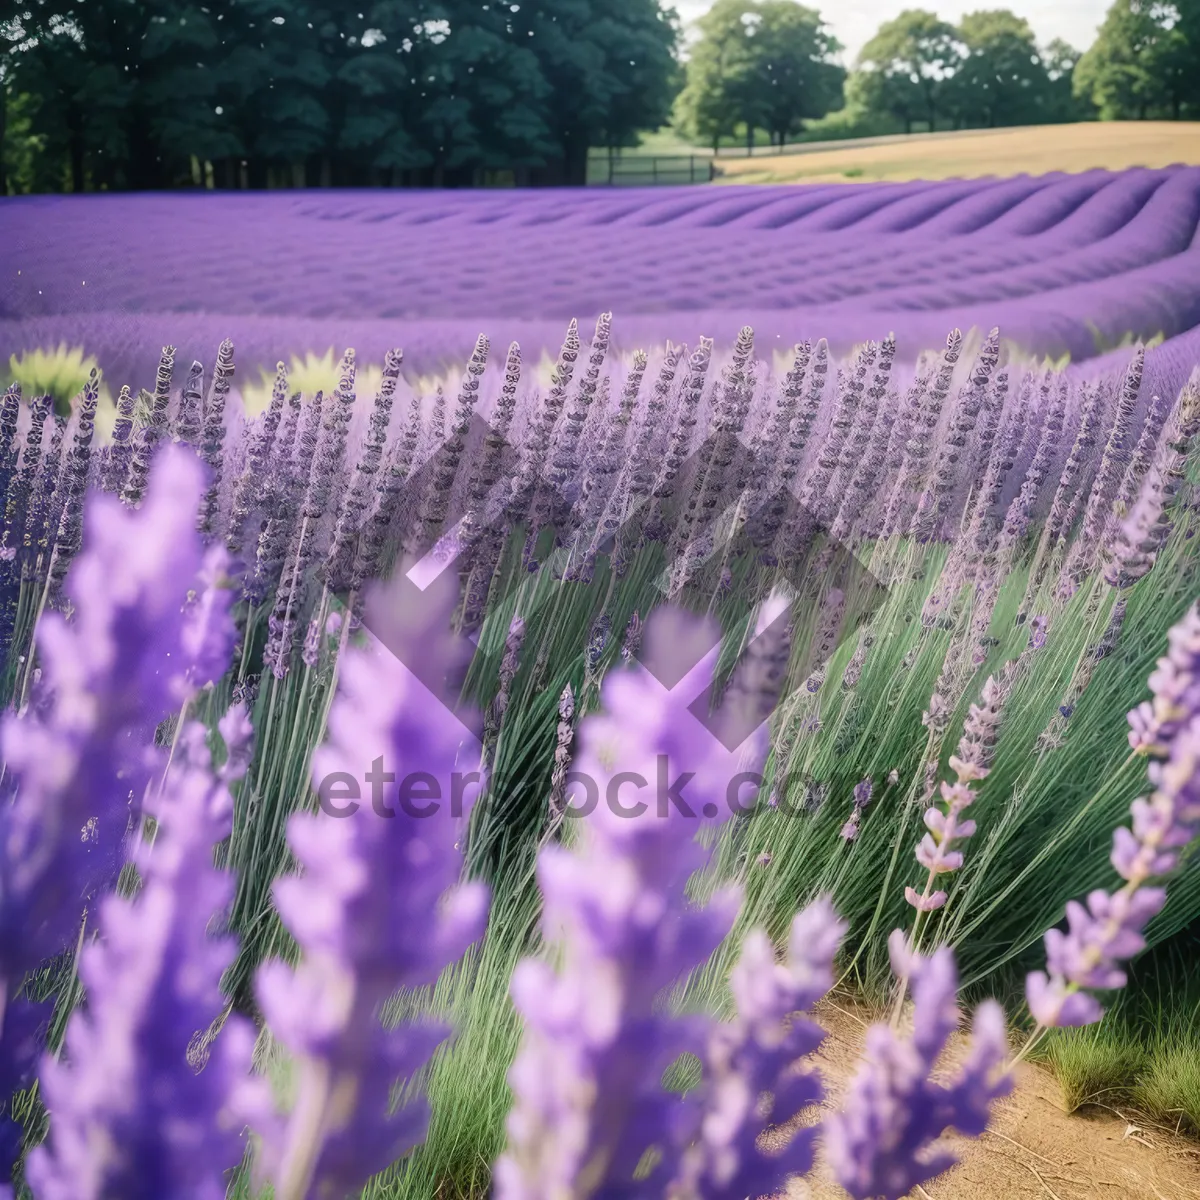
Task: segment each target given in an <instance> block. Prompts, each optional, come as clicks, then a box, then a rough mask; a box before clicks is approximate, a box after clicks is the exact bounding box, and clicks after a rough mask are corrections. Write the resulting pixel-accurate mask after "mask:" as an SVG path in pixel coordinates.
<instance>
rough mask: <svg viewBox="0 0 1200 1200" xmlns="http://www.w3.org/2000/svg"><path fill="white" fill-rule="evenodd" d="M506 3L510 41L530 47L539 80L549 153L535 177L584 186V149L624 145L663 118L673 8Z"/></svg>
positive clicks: (669, 89) (627, 1) (674, 30)
mask: <svg viewBox="0 0 1200 1200" xmlns="http://www.w3.org/2000/svg"><path fill="white" fill-rule="evenodd" d="M508 8H509V10H510V13H512V15H511V16H510V17H509V18H508V24H509V26H511V30H512V33H513V35H514V37H515V38H516V41H517V42H518V43H524V44H526V45H528V46H529V47H531V49H532V50H533V53H534V54H535V55H536V56H537V61H538V65H539V67H540V70H541V74H542V77H543V79H544V80H545V83H546V95H545V101H544V109H543V112H544V116H545V121H546V125H547V127H548V129H549V136H550V141H551V143H552V145H553V151H552V156H551V158H550V160H549V161H548V163H547V166H546V168H545V170H543V171H542V173H541V176H540V178H541V180H542V181H543V182H547V183H567V184H574V185H581V184H583V183H586V182H587V159H588V149H589V148H590V147H592V146H622V145H632V144H634V143H635V142H636V138H637V133H638V131H639V130H642V129H657V128H658V127H659V126H660V125H662V124H664V123H665V122H666V120H667V118H668V116H669V115H670V111H671V102H672V101H673V99H674V97H675V85H676V67H675V48H676V45H677V43H678V40H679V22H678V19H677V18H676V16H675V13H674V10H673V9H663V8H661V7H660V6H659V0H553V3H548V2H547V0H542V2H541V3H540V4H539V5H537V6H535V5H534V4H532V3H525V4H509V5H508ZM513 10H515V11H513ZM526 39H528V40H526Z"/></svg>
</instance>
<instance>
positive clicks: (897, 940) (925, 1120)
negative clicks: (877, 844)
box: [824, 929, 1012, 1200]
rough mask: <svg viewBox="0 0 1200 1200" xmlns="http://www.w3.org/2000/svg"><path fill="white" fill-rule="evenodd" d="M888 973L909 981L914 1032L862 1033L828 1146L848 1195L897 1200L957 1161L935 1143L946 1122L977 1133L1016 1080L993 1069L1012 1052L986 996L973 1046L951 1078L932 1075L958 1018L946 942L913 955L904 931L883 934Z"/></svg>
mask: <svg viewBox="0 0 1200 1200" xmlns="http://www.w3.org/2000/svg"><path fill="white" fill-rule="evenodd" d="M888 949H889V951H890V952H891V958H892V970H893V971H894V972H895V974H896V975H897V976H898V977H900V978H904V977H908V978H909V979H910V980H911V981H912V993H913V1023H914V1028H913V1034H912V1037H911V1039H901V1038H900V1037H899V1036H898V1035H897V1034H896V1033H895V1032H894V1031H893V1030H892V1029H891V1028H890V1027H889V1026H888V1025H872V1026H871V1028H870V1029H869V1030H868V1031H867V1049H866V1061H865V1062H864V1065H863V1066H862V1067H860V1068H859V1072H858V1074H857V1075H856V1076H855V1078H854V1081H853V1082H852V1083H851V1085H850V1090H849V1092H848V1094H847V1096H846V1101H845V1105H844V1107H843V1110H842V1111H841V1112H838V1113H834V1114H833V1115H832V1116H830V1117H828V1118H826V1120H825V1122H824V1127H825V1151H826V1155H827V1157H828V1159H829V1162H830V1165H831V1166H832V1167H833V1173H834V1176H835V1177H836V1179H837V1181H838V1183H840V1184H841V1185H842V1187H843V1188H845V1189H846V1191H847V1192H849V1193H850V1195H851V1196H852V1197H854V1200H900V1198H901V1197H903V1196H907V1195H908V1194H909V1193H910V1192H911V1191H912V1190H913V1189H914V1188H915V1187H917V1186H918V1185H920V1184H923V1183H926V1182H927V1181H928V1180H930V1179H932V1178H933V1177H934V1176H935V1175H940V1174H941V1173H942V1172H943V1171H945V1170H946V1169H948V1168H949V1167H951V1166H953V1165H954V1163H955V1161H956V1159H955V1157H954V1155H953V1154H951V1153H949V1152H948V1151H946V1150H940V1149H938V1148H937V1146H936V1141H937V1139H938V1138H939V1137H941V1135H942V1134H943V1133H944V1132H945V1131H946V1130H947V1129H954V1130H957V1131H958V1132H959V1133H961V1134H965V1135H966V1136H967V1137H978V1136H979V1135H980V1134H981V1133H983V1131H984V1130H985V1129H986V1128H987V1124H988V1120H989V1118H990V1115H991V1105H992V1103H993V1101H995V1100H996V1099H998V1098H999V1097H1001V1096H1004V1095H1007V1094H1008V1092H1009V1091H1010V1090H1011V1087H1012V1079H1011V1077H1010V1076H1009V1075H1007V1074H999V1069H1000V1067H1001V1065H1002V1064H1003V1062H1004V1060H1005V1058H1006V1057H1007V1055H1008V1038H1007V1033H1006V1029H1005V1024H1004V1010H1003V1009H1002V1008H1001V1007H1000V1005H999V1004H997V1003H996V1002H995V1001H994V1000H985V1001H984V1002H983V1003H982V1004H981V1005H980V1006H979V1007H978V1008H977V1009H976V1010H975V1017H974V1020H973V1022H972V1028H971V1048H970V1050H969V1052H968V1054H967V1057H966V1059H965V1060H964V1061H963V1064H962V1066H961V1067H960V1068H959V1071H958V1074H957V1075H956V1077H955V1078H954V1080H953V1082H951V1083H949V1084H943V1083H935V1082H934V1081H933V1080H931V1079H930V1074H931V1073H932V1071H933V1068H934V1064H935V1063H936V1062H937V1059H938V1057H939V1055H940V1054H941V1053H942V1051H943V1050H944V1049H945V1046H946V1043H947V1041H948V1040H949V1038H950V1035H951V1034H952V1033H953V1032H954V1030H955V1028H956V1027H957V1025H958V1008H957V1006H956V1004H955V995H956V993H957V990H958V973H957V971H956V970H955V966H954V954H953V952H952V951H951V950H950V949H949V947H945V946H943V947H942V948H941V949H940V950H937V951H935V952H934V954H933V955H932V956H930V957H929V958H925V957H922V956H921V955H918V954H909V952H908V951H907V950H906V948H905V937H904V934H903V932H902V931H901V930H899V929H897V930H895V931H894V932H893V933H892V935H891V937H890V938H889V939H888Z"/></svg>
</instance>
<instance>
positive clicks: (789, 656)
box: [0, 168, 1200, 1200]
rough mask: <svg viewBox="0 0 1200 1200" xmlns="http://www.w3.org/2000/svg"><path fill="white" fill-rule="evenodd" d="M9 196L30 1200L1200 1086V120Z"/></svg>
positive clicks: (826, 1150) (890, 1160)
mask: <svg viewBox="0 0 1200 1200" xmlns="http://www.w3.org/2000/svg"><path fill="white" fill-rule="evenodd" d="M0 217H2V218H3V220H4V221H5V234H6V236H5V238H4V240H3V241H2V242H0V277H3V278H4V280H5V288H4V290H3V292H2V293H0V305H2V308H0V351H3V353H2V354H0V361H4V362H7V361H8V360H9V355H10V354H11V355H12V364H11V370H12V374H13V375H14V376H15V378H14V379H13V381H12V382H11V384H10V385H8V387H7V390H6V391H5V392H4V393H3V399H2V402H0V490H2V491H3V495H4V511H3V528H2V531H0V651H2V653H3V662H2V672H0V693H2V694H0V701H2V702H3V707H4V715H3V726H2V730H0V751H2V754H3V772H2V774H0V788H2V789H3V793H4V796H3V798H4V801H5V803H4V805H3V807H2V808H0V814H2V817H0V951H2V952H3V959H2V962H3V970H2V972H0V974H2V976H3V979H4V983H5V992H4V1000H3V1026H2V1031H0V1084H2V1085H3V1087H2V1089H0V1098H2V1099H3V1100H4V1101H5V1102H6V1106H7V1107H6V1114H5V1115H6V1117H7V1120H6V1121H5V1122H4V1123H3V1126H2V1129H0V1134H2V1137H0V1147H3V1150H4V1154H3V1163H2V1165H3V1167H4V1168H5V1170H6V1172H7V1175H6V1178H7V1177H9V1176H11V1180H12V1182H11V1187H12V1189H13V1191H12V1194H13V1195H14V1196H15V1197H16V1196H21V1197H33V1198H34V1200H60V1198H61V1200H81V1198H84V1200H91V1198H95V1200H102V1198H104V1200H107V1198H110V1197H111V1198H114V1200H115V1198H117V1197H120V1198H122V1200H129V1198H136V1197H143V1196H144V1197H148V1198H149V1197H154V1198H155V1200H163V1198H171V1200H174V1198H175V1197H180V1198H182V1197H200V1198H202V1200H208V1198H216V1200H219V1198H221V1197H226V1196H228V1197H234V1198H236V1200H251V1198H253V1200H260V1198H262V1200H265V1198H266V1197H273V1198H274V1200H342V1198H344V1197H348V1196H360V1195H361V1196H364V1197H367V1198H368V1200H383V1198H385V1197H386V1198H388V1200H481V1198H482V1197H486V1196H492V1197H495V1198H496V1200H526V1198H528V1200H590V1198H592V1197H595V1198H597V1200H599V1198H601V1197H606V1198H616V1197H630V1198H632V1197H644V1198H646V1200H651V1198H653V1200H747V1198H752V1197H753V1198H766V1197H775V1196H780V1195H783V1194H785V1191H786V1194H788V1195H797V1194H800V1193H798V1192H796V1191H795V1190H788V1189H795V1188H797V1187H801V1186H804V1185H802V1184H800V1183H799V1181H800V1180H801V1179H804V1178H807V1180H808V1182H809V1184H810V1185H811V1186H812V1188H813V1189H815V1190H814V1193H813V1194H816V1195H820V1196H824V1195H830V1196H838V1195H840V1196H846V1195H848V1196H850V1197H853V1198H854V1200H871V1198H875V1197H885V1198H887V1200H901V1197H904V1196H909V1195H913V1196H921V1195H925V1194H933V1195H934V1196H935V1197H936V1196H950V1195H963V1194H972V1193H969V1192H967V1191H964V1190H961V1189H962V1188H963V1187H964V1186H967V1187H969V1186H971V1185H970V1184H967V1185H964V1184H963V1182H962V1177H960V1176H956V1175H954V1174H953V1173H951V1174H949V1175H947V1174H946V1172H948V1171H950V1172H953V1170H954V1162H955V1160H956V1158H957V1157H959V1156H960V1155H962V1154H963V1153H964V1152H965V1153H970V1150H969V1147H970V1145H971V1140H972V1139H981V1138H983V1137H984V1136H985V1131H986V1130H987V1129H988V1127H989V1125H992V1126H993V1127H996V1128H998V1126H996V1124H995V1123H996V1122H998V1121H1001V1120H1002V1119H1004V1114H1005V1112H1006V1111H1007V1110H1006V1109H1005V1107H1004V1105H1005V1104H1006V1103H1008V1101H1006V1099H1005V1098H1006V1097H1009V1096H1010V1094H1012V1093H1013V1092H1014V1089H1017V1090H1019V1088H1020V1087H1021V1086H1022V1080H1023V1079H1025V1078H1026V1075H1025V1073H1026V1072H1028V1071H1029V1070H1030V1067H1029V1063H1030V1062H1034V1061H1036V1062H1040V1063H1042V1064H1044V1065H1045V1066H1046V1067H1049V1068H1052V1069H1053V1070H1054V1071H1055V1073H1056V1078H1057V1080H1058V1081H1059V1084H1060V1085H1061V1088H1062V1092H1063V1096H1064V1099H1065V1100H1066V1102H1067V1104H1068V1106H1071V1105H1074V1104H1078V1103H1083V1102H1090V1101H1094V1100H1095V1099H1096V1098H1097V1097H1103V1098H1105V1100H1106V1102H1111V1103H1113V1104H1116V1105H1117V1106H1119V1107H1120V1108H1121V1110H1122V1111H1123V1112H1124V1111H1128V1112H1130V1113H1135V1114H1137V1121H1138V1122H1141V1123H1143V1125H1144V1126H1145V1127H1150V1126H1151V1125H1153V1127H1154V1128H1156V1129H1162V1130H1166V1131H1169V1133H1170V1135H1171V1136H1172V1137H1176V1136H1178V1137H1180V1138H1183V1137H1187V1136H1191V1137H1195V1136H1196V1135H1200V1080H1197V1078H1196V1071H1195V1063H1196V1062H1197V1061H1200V996H1198V995H1197V993H1196V987H1195V978H1194V962H1195V954H1196V951H1197V935H1198V931H1200V872H1198V871H1197V870H1196V866H1197V859H1196V835H1197V832H1198V831H1200V608H1198V607H1197V598H1198V596H1200V554H1198V553H1197V549H1196V547H1197V538H1196V536H1195V535H1196V531H1197V528H1198V527H1200V492H1198V491H1197V486H1198V484H1200V451H1198V449H1197V447H1198V445H1200V332H1197V330H1198V329H1200V282H1198V280H1200V272H1197V270H1196V267H1197V265H1198V264H1197V256H1196V253H1195V252H1194V251H1193V249H1192V243H1193V241H1194V239H1195V236H1196V228H1197V220H1198V218H1200V171H1198V170H1195V169H1184V168H1177V169H1169V170H1164V171H1130V172H1125V173H1122V174H1119V175H1111V174H1106V173H1102V172H1095V173H1088V174H1085V175H1081V176H1066V175H1063V176H1049V177H1045V178H1041V179H1027V178H1018V179H1010V180H1003V181H991V180H980V181H972V182H970V183H959V182H948V183H943V184H936V185H930V184H913V185H898V186H891V185H879V186H871V187H832V186H831V187H828V188H825V187H819V188H811V189H785V188H777V189H772V188H763V189H753V190H752V189H722V190H720V191H717V190H715V189H714V190H705V189H699V188H697V189H688V190H661V191H655V192H649V191H637V192H634V191H629V192H626V191H622V192H605V191H600V190H595V191H588V192H561V193H551V192H545V193H539V194H535V195H532V196H526V195H524V194H520V193H511V192H509V193H499V192H497V193H494V194H491V193H483V192H479V193H470V194H462V195H458V194H453V193H451V194H447V193H443V194H437V195H434V194H428V195H417V194H404V193H395V192H393V193H386V194H385V193H382V192H380V193H373V192H364V193H344V194H325V195H317V194H304V195H289V194H271V195H267V194H263V195H244V196H223V195H222V196H208V197H199V198H193V197H187V196H181V197H170V198H168V197H165V196H154V195H143V196H133V195H130V196H117V195H111V196H110V195H97V196H87V197H80V198H62V199H57V198H56V199H50V198H47V197H38V198H36V199H21V200H19V201H9V202H7V203H6V204H5V206H4V207H3V208H2V209H0ZM18 272H19V274H18ZM76 276H78V279H76ZM14 281H15V282H14ZM60 345H61V346H63V347H65V349H64V350H63V351H61V352H60V351H58V350H57V349H56V347H58V346H60ZM331 347H333V352H332V354H331V355H330V356H329V357H328V359H326V360H324V361H323V360H322V356H325V355H326V353H327V352H328V351H329V350H330V348H331ZM351 347H353V348H352V349H351ZM39 350H40V351H42V353H41V355H40V356H39V355H35V354H34V352H35V351H39ZM71 350H76V351H78V353H77V354H76V355H75V357H73V358H72V357H71V354H70V351H71ZM293 359H294V360H295V363H294V365H293ZM544 360H545V361H544ZM93 363H94V364H95V366H94V367H93V365H92V364H93ZM264 371H265V372H266V378H265V382H263V373H264ZM105 406H107V407H108V409H109V419H107V420H106V422H105V425H104V427H103V428H100V427H99V426H98V424H97V419H98V413H100V412H101V409H102V407H105ZM639 781H640V782H639ZM672 781H674V782H673V784H672ZM968 810H969V811H968ZM1181 964H1182V965H1181ZM847 1006H850V1007H851V1008H852V1009H853V1011H856V1012H857V1011H862V1012H864V1013H865V1014H866V1016H867V1020H868V1022H869V1023H870V1025H871V1027H870V1029H869V1031H868V1032H867V1033H866V1035H865V1042H864V1044H863V1048H862V1053H861V1055H859V1054H858V1053H857V1050H856V1052H855V1055H854V1057H853V1058H852V1061H851V1062H850V1064H849V1065H848V1066H847V1067H846V1069H844V1070H841V1071H840V1072H839V1071H838V1070H837V1069H835V1068H833V1067H831V1066H830V1065H829V1063H828V1060H827V1059H826V1058H821V1057H819V1056H820V1055H822V1054H824V1053H825V1052H826V1051H827V1049H828V1046H829V1043H830V1041H831V1040H833V1039H831V1038H830V1037H827V1030H828V1029H830V1028H832V1027H833V1025H834V1023H835V1022H836V1020H837V1016H836V1014H838V1013H839V1012H842V1011H844V1010H845V1009H846V1008H847ZM960 1024H961V1025H962V1029H961V1030H960V1028H959V1026H960ZM823 1047H824V1049H823ZM944 1055H946V1056H948V1057H945V1056H944ZM818 1062H819V1063H820V1064H821V1065H820V1069H818V1068H817V1064H818ZM1041 1069H1044V1067H1043V1068H1039V1070H1041ZM822 1072H824V1077H823V1076H822ZM1079 1120H1080V1122H1081V1123H1082V1122H1083V1118H1079ZM1144 1140H1145V1139H1143V1141H1144ZM1171 1168H1172V1171H1173V1172H1174V1173H1173V1174H1172V1177H1171V1180H1172V1181H1171V1183H1170V1184H1168V1183H1167V1182H1165V1179H1164V1181H1163V1182H1162V1187H1163V1188H1166V1187H1168V1186H1169V1187H1171V1188H1173V1189H1175V1191H1173V1192H1172V1195H1175V1194H1179V1195H1187V1194H1188V1190H1187V1189H1188V1188H1190V1187H1191V1186H1192V1185H1193V1183H1197V1182H1198V1181H1200V1175H1197V1173H1196V1172H1195V1171H1193V1169H1192V1167H1191V1166H1190V1165H1189V1163H1188V1160H1187V1159H1186V1157H1184V1156H1183V1155H1182V1152H1181V1156H1180V1161H1179V1162H1178V1163H1172V1164H1171ZM1035 1173H1036V1172H1035ZM943 1176H944V1178H943ZM1128 1178H1129V1179H1130V1180H1131V1182H1129V1184H1128V1186H1127V1190H1126V1192H1125V1194H1127V1195H1129V1196H1132V1197H1138V1198H1140V1197H1141V1196H1143V1195H1144V1196H1146V1197H1147V1200H1149V1197H1151V1196H1154V1195H1156V1194H1157V1195H1159V1196H1161V1195H1162V1194H1163V1192H1162V1191H1161V1190H1157V1191H1156V1190H1155V1189H1153V1188H1150V1187H1149V1186H1148V1185H1147V1187H1146V1188H1142V1186H1141V1184H1139V1183H1135V1182H1133V1181H1132V1180H1133V1177H1132V1175H1129V1176H1128ZM926 1186H928V1187H929V1188H930V1189H932V1191H931V1192H930V1193H925V1192H923V1191H922V1190H921V1189H923V1188H925V1187H926ZM984 1186H989V1185H986V1184H985V1185H984ZM1054 1187H1055V1189H1056V1194H1060V1196H1061V1200H1075V1198H1077V1197H1078V1198H1081V1200H1082V1198H1084V1197H1088V1196H1092V1195H1095V1194H1107V1193H1104V1192H1100V1193H1097V1192H1096V1191H1095V1190H1088V1189H1087V1187H1086V1186H1085V1187H1084V1188H1083V1190H1079V1188H1077V1187H1075V1185H1073V1184H1071V1183H1070V1182H1069V1181H1068V1182H1061V1181H1059V1178H1058V1177H1057V1176H1056V1177H1055V1184H1054ZM939 1188H945V1189H949V1190H943V1191H939V1190H937V1189H939ZM1072 1188H1074V1189H1075V1190H1072ZM956 1189H957V1190H956ZM988 1194H994V1195H997V1196H1001V1195H1008V1194H1010V1193H1008V1192H1004V1191H1002V1190H1000V1189H998V1188H994V1187H993V1190H991V1191H989V1193H988ZM1011 1194H1013V1195H1016V1194H1019V1193H1018V1192H1015V1191H1014V1192H1012V1193H1011Z"/></svg>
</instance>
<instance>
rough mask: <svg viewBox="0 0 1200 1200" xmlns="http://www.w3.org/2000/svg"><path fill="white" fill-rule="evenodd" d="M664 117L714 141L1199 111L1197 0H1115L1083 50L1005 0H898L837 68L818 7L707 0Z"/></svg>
mask: <svg viewBox="0 0 1200 1200" xmlns="http://www.w3.org/2000/svg"><path fill="white" fill-rule="evenodd" d="M697 25H698V32H699V35H700V36H699V38H698V40H697V42H696V44H695V45H694V47H693V48H692V51H691V54H690V57H689V61H688V63H687V68H686V81H685V86H684V88H683V91H682V93H681V94H680V96H679V99H678V102H677V104H676V123H677V125H678V126H679V127H680V129H681V130H683V131H684V132H685V133H686V134H687V135H688V136H690V137H692V138H694V139H696V140H697V141H701V142H704V143H706V144H709V145H712V146H713V147H714V148H715V147H717V146H718V145H720V144H722V143H723V141H725V140H727V139H730V138H734V137H738V136H740V137H743V138H745V140H746V142H747V144H748V145H750V146H753V145H754V144H755V142H756V140H757V139H756V135H757V134H758V132H759V131H766V132H767V134H768V135H769V141H770V142H771V143H772V144H775V143H776V142H777V141H778V142H779V143H780V144H782V143H783V141H785V140H787V139H791V138H793V137H796V136H797V135H801V134H807V135H808V136H830V137H836V136H860V135H863V134H868V133H885V132H891V131H893V130H895V131H903V132H906V133H911V132H913V131H914V130H915V129H919V130H938V129H969V128H980V127H993V126H1005V125H1034V124H1046V123H1055V122H1062V121H1079V120H1093V119H1096V118H1100V119H1105V120H1122V119H1146V118H1150V117H1155V118H1170V119H1175V120H1178V119H1180V118H1183V117H1198V116H1200V0H1177V2H1176V3H1159V2H1157V0H1115V3H1114V4H1113V5H1112V7H1111V8H1110V9H1109V11H1108V14H1107V16H1106V18H1105V21H1104V24H1103V26H1102V28H1101V29H1100V31H1099V33H1098V35H1097V38H1096V41H1095V42H1094V44H1093V45H1092V46H1091V47H1090V48H1089V49H1088V50H1087V51H1086V52H1085V53H1083V54H1080V52H1079V51H1078V50H1076V49H1074V48H1073V47H1071V46H1069V45H1067V44H1066V43H1065V42H1063V41H1061V40H1055V41H1052V42H1050V43H1049V44H1047V45H1045V46H1039V45H1038V42H1037V39H1036V37H1035V35H1034V32H1033V30H1032V28H1031V27H1030V25H1029V23H1028V22H1027V21H1025V20H1024V19H1023V18H1021V17H1018V16H1016V15H1015V14H1013V13H1011V12H1009V11H1007V10H1006V9H991V10H985V11H979V12H974V13H969V14H967V15H966V16H964V17H963V19H962V20H961V21H960V22H959V23H958V24H957V25H955V24H952V23H951V22H949V21H944V20H942V19H941V18H939V17H938V16H937V15H936V14H935V13H932V12H928V11H925V10H923V9H909V10H907V11H905V12H902V13H901V14H900V15H899V16H898V17H896V18H895V19H894V20H891V21H887V22H885V23H884V24H883V25H881V26H880V28H879V30H878V32H877V33H876V34H875V36H874V37H873V38H872V39H871V40H870V41H869V42H868V43H867V44H866V45H865V46H864V47H863V49H862V51H861V52H860V53H859V55H858V57H857V59H856V60H855V62H854V65H853V67H852V68H851V70H849V71H848V72H847V71H846V70H844V69H843V68H842V67H841V66H839V65H838V64H837V61H836V58H837V55H838V54H839V52H840V51H841V49H842V47H841V46H840V45H839V44H838V43H837V41H836V40H835V39H834V38H833V37H832V36H831V35H830V33H829V32H828V29H827V28H826V26H825V24H824V22H823V21H822V18H821V15H820V14H819V13H818V12H817V11H815V10H814V9H811V8H806V7H804V6H803V5H801V4H796V3H793V0H717V3H716V4H715V5H714V6H713V7H712V9H710V10H709V12H708V13H707V14H705V16H703V17H702V18H701V19H700V20H699V21H698V22H697Z"/></svg>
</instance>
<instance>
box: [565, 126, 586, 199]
mask: <svg viewBox="0 0 1200 1200" xmlns="http://www.w3.org/2000/svg"><path fill="white" fill-rule="evenodd" d="M562 147H563V172H564V178H563V183H565V184H566V185H567V186H568V187H584V186H586V184H587V164H588V144H587V138H586V137H583V138H581V137H579V136H578V135H574V134H572V135H568V136H566V137H564V138H563V142H562Z"/></svg>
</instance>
